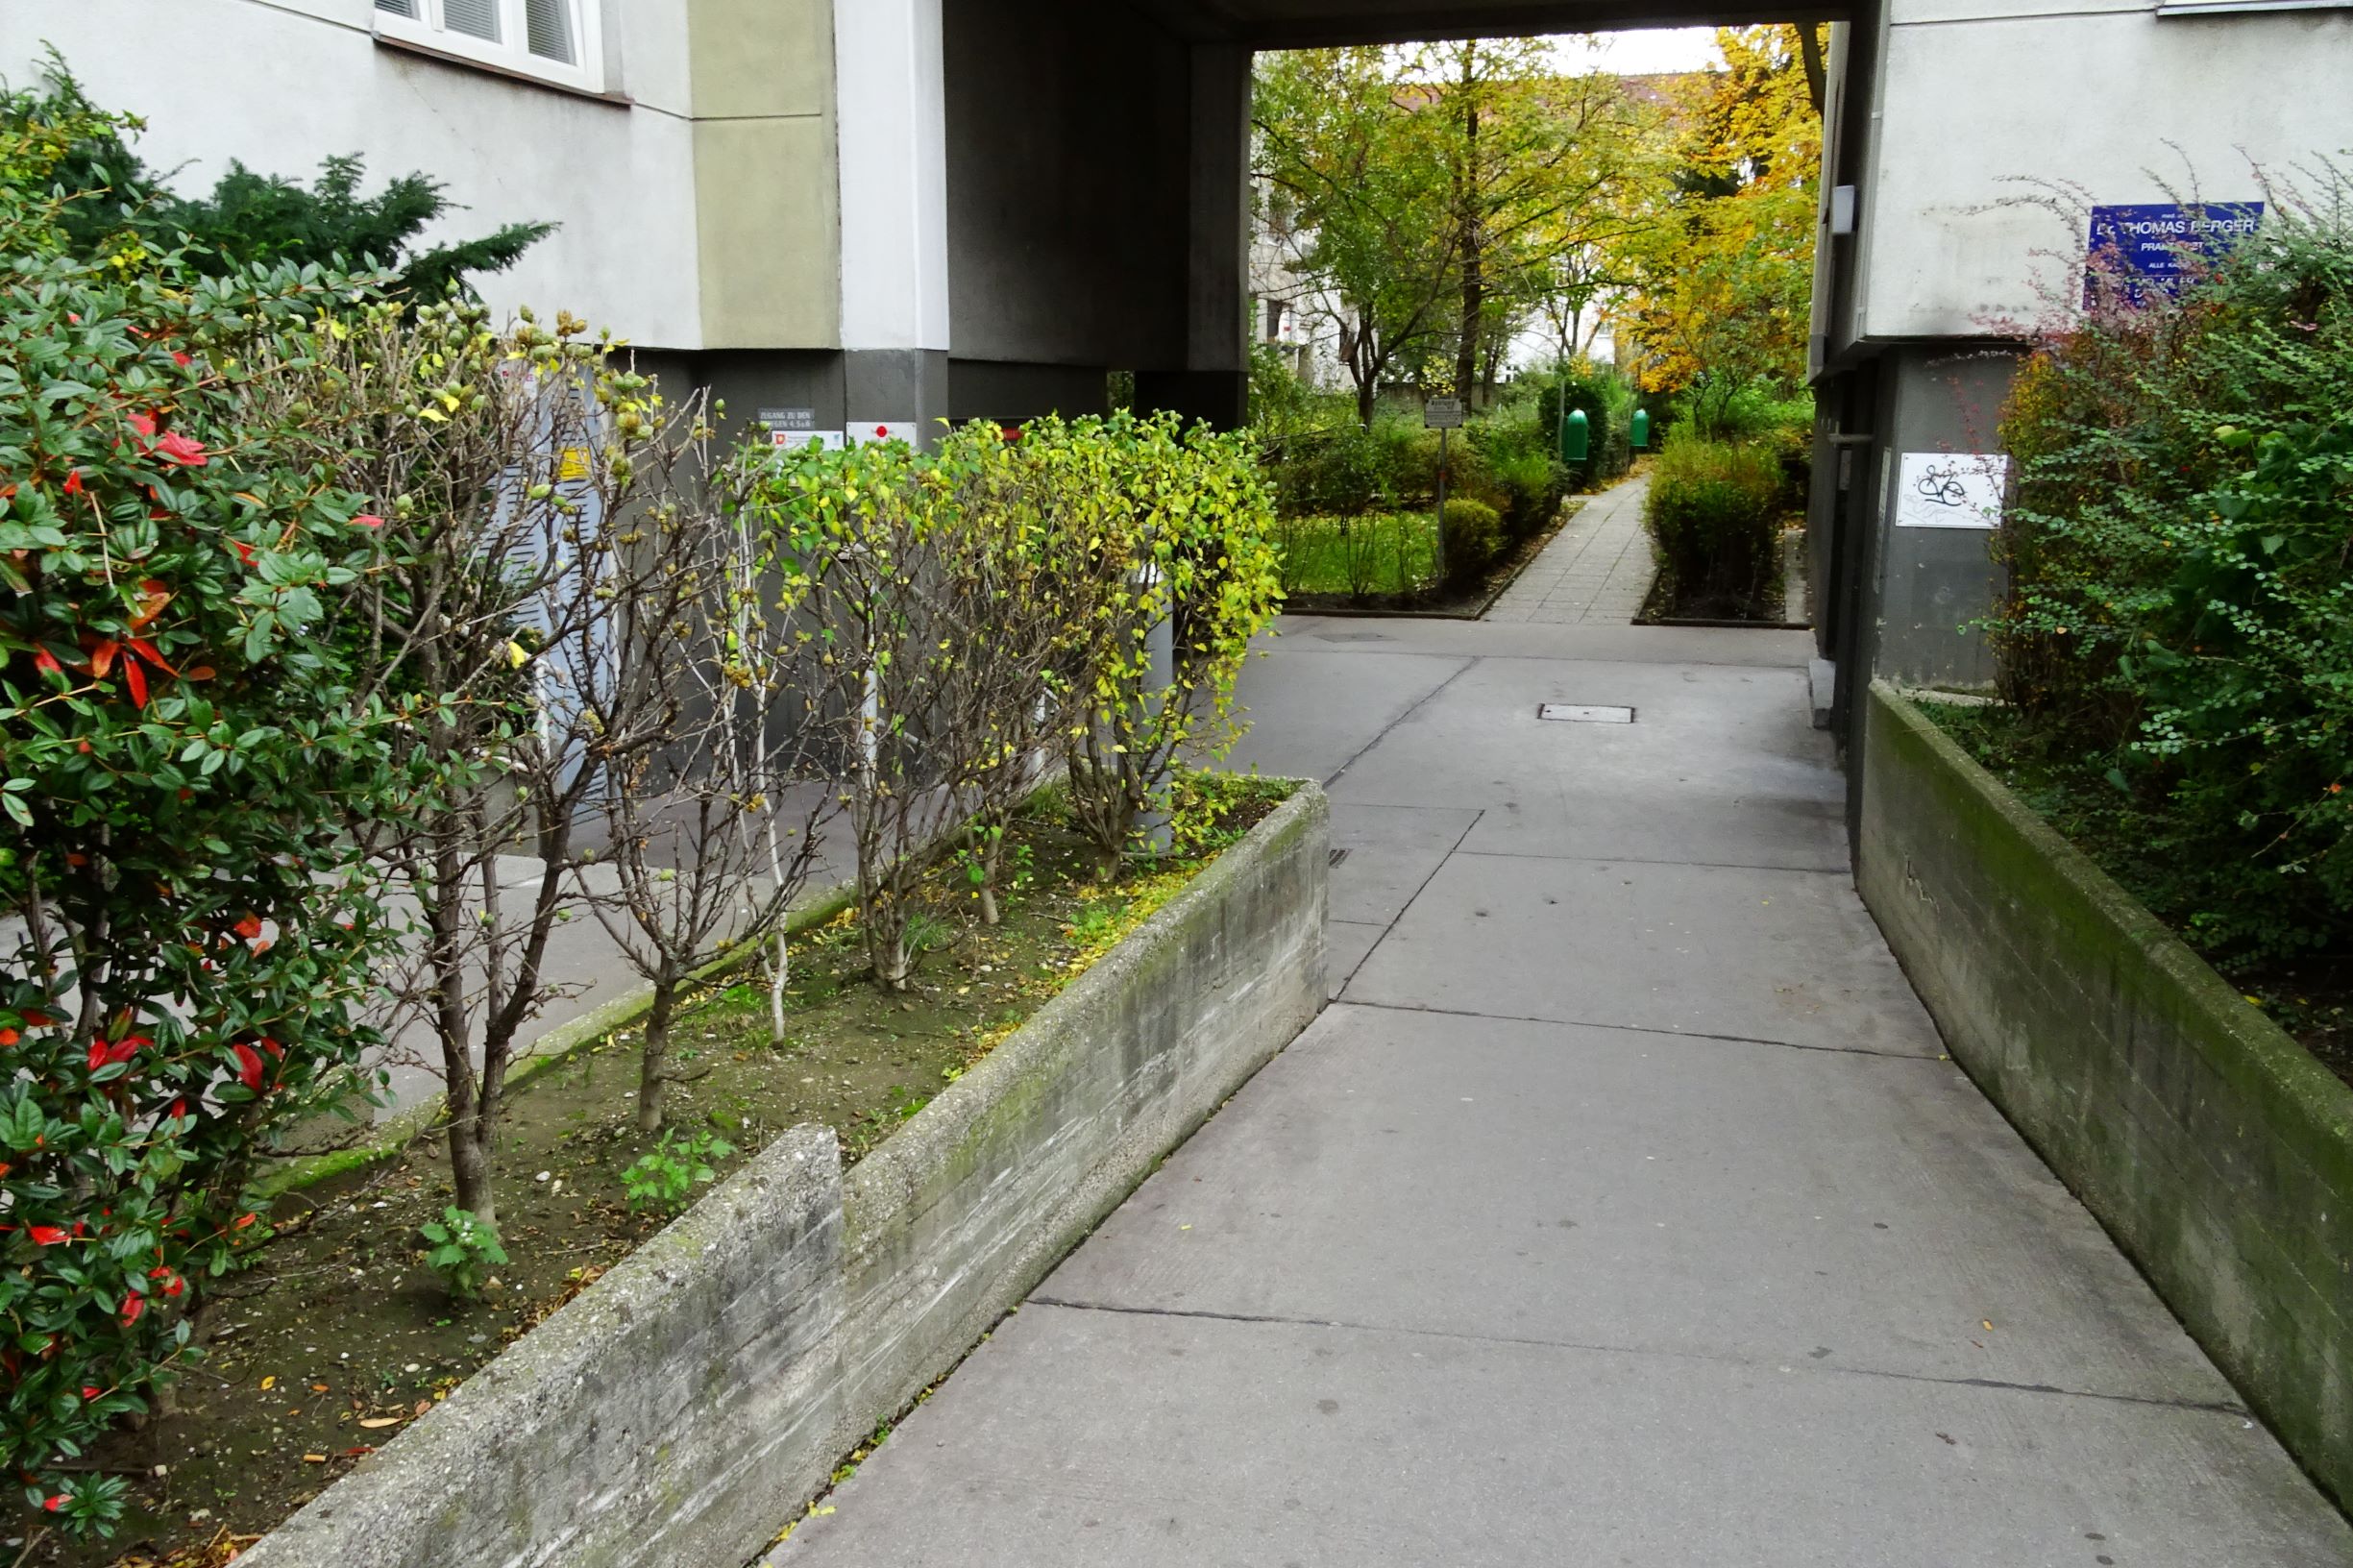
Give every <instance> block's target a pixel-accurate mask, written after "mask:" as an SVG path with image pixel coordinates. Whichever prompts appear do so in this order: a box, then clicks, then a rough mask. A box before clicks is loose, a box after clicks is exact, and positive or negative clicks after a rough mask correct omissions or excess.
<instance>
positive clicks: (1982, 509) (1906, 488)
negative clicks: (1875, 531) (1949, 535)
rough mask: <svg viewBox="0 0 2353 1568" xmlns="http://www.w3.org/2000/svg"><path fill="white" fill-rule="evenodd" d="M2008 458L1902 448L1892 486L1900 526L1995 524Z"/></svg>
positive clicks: (2006, 484) (2007, 474) (1998, 520)
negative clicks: (1900, 465)
mask: <svg viewBox="0 0 2353 1568" xmlns="http://www.w3.org/2000/svg"><path fill="white" fill-rule="evenodd" d="M2009 483H2010V459H2009V458H2007V457H2005V456H2003V455H2002V454H2001V453H1994V452H1971V453H1954V452H1907V453H1904V454H1903V473H1902V478H1900V479H1899V480H1898V481H1897V484H1896V527H1900V528H1993V527H1999V526H2000V524H2001V502H2002V495H2003V492H2004V491H2006V490H2007V489H2008V488H2009Z"/></svg>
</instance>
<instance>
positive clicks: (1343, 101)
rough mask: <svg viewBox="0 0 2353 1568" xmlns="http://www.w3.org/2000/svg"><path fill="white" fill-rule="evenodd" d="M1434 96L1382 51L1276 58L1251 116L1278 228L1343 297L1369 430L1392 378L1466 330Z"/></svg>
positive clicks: (1305, 265)
mask: <svg viewBox="0 0 2353 1568" xmlns="http://www.w3.org/2000/svg"><path fill="white" fill-rule="evenodd" d="M1424 101H1426V93H1424V92H1423V91H1422V89H1419V88H1417V87H1416V86H1414V85H1413V84H1411V83H1409V82H1408V81H1407V80H1406V79H1405V75H1404V71H1403V68H1402V61H1401V60H1400V58H1399V57H1397V56H1396V55H1394V54H1393V52H1391V51H1388V50H1385V49H1379V48H1361V49H1314V50H1303V51H1299V52H1297V53H1292V54H1280V55H1273V56H1269V57H1267V59H1266V60H1265V61H1263V62H1262V65H1261V66H1260V69H1259V73H1258V83H1257V91H1256V98H1255V101H1254V107H1253V111H1252V112H1253V122H1254V124H1255V126H1256V128H1257V159H1258V164H1259V173H1260V176H1261V178H1262V180H1263V181H1264V182H1265V184H1266V186H1267V188H1268V190H1269V192H1270V194H1269V197H1268V200H1269V201H1270V202H1271V203H1272V204H1273V208H1274V210H1273V212H1272V214H1271V218H1272V227H1273V228H1274V229H1275V231H1276V232H1277V233H1278V234H1279V235H1281V236H1282V238H1283V240H1284V243H1285V246H1286V248H1287V252H1288V254H1289V256H1290V258H1291V262H1292V265H1293V266H1294V268H1295V269H1296V270H1297V271H1298V272H1299V273H1300V274H1301V275H1303V276H1305V277H1307V278H1310V279H1312V280H1314V281H1315V282H1316V283H1317V284H1318V285H1320V287H1321V288H1322V289H1324V290H1328V291H1329V292H1330V293H1331V294H1332V295H1333V296H1334V297H1335V298H1336V300H1337V301H1338V310H1339V320H1338V321H1337V322H1336V326H1337V328H1338V331H1339V346H1340V360H1341V363H1342V364H1344V365H1345V366H1346V367H1347V370H1348V376H1349V380H1351V381H1352V382H1353V383H1354V384H1355V387H1356V393H1357V417H1358V420H1359V422H1360V423H1361V424H1364V425H1370V424H1371V423H1372V420H1373V409H1374V404H1375V402H1376V401H1377V400H1378V398H1379V397H1380V392H1381V385H1382V382H1383V381H1384V380H1386V379H1388V377H1389V376H1390V374H1391V373H1392V372H1393V371H1394V370H1396V369H1398V368H1400V367H1402V366H1405V365H1409V364H1410V363H1412V362H1413V360H1414V358H1415V356H1416V355H1424V354H1428V353H1433V352H1436V351H1438V350H1440V349H1441V348H1442V346H1443V345H1444V344H1445V342H1446V339H1447V333H1448V331H1449V330H1450V328H1451V327H1452V326H1453V325H1454V322H1453V318H1452V316H1451V314H1450V312H1449V310H1448V308H1447V302H1448V296H1449V295H1450V293H1452V292H1454V290H1455V287H1456V284H1455V260H1456V246H1455V238H1456V236H1455V233H1454V231H1453V225H1452V223H1451V221H1450V214H1449V210H1448V198H1449V191H1448V187H1447V167H1446V160H1445V157H1444V148H1443V145H1442V141H1441V139H1440V138H1439V137H1438V136H1436V135H1434V132H1435V129H1436V128H1435V125H1434V121H1433V120H1431V119H1430V118H1427V117H1425V116H1422V115H1419V114H1417V113H1416V112H1414V110H1415V109H1416V108H1417V107H1418V105H1419V104H1420V103H1421V102H1424Z"/></svg>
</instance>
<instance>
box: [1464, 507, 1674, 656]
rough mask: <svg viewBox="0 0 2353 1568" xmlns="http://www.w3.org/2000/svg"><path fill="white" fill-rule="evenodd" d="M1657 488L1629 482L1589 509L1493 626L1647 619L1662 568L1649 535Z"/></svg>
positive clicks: (1495, 611)
mask: <svg viewBox="0 0 2353 1568" xmlns="http://www.w3.org/2000/svg"><path fill="white" fill-rule="evenodd" d="M1650 488H1651V481H1650V480H1649V479H1648V478H1638V479H1629V480H1627V481H1626V482H1624V483H1622V484H1620V485H1619V486H1617V488H1615V489H1613V490H1605V491H1603V492H1602V493H1601V494H1600V495H1598V496H1594V497H1592V498H1590V499H1589V500H1587V501H1586V502H1585V504H1584V506H1583V508H1582V509H1581V510H1580V511H1579V512H1578V514H1577V515H1576V516H1575V517H1573V518H1571V519H1569V524H1568V527H1564V528H1562V529H1561V530H1560V531H1559V532H1558V533H1556V534H1555V535H1554V536H1553V542H1552V543H1551V544H1549V545H1546V546H1545V547H1544V551H1543V553H1541V554H1539V555H1538V556H1537V557H1536V558H1535V559H1534V560H1533V561H1531V562H1530V563H1529V564H1528V570H1527V571H1525V572H1522V573H1521V574H1520V575H1519V576H1518V578H1517V579H1516V580H1514V581H1513V582H1512V584H1511V586H1510V587H1508V588H1507V589H1505V590H1504V595H1503V597H1502V598H1501V599H1499V600H1496V601H1495V604H1494V606H1493V607H1492V608H1491V609H1489V610H1488V611H1487V614H1486V619H1487V620H1489V621H1500V622H1532V623H1534V624H1535V625H1546V626H1559V625H1583V624H1586V623H1591V624H1594V625H1621V626H1622V625H1626V624H1627V623H1628V622H1630V621H1631V620H1633V618H1634V617H1635V616H1637V615H1639V614H1640V613H1642V601H1643V600H1645V599H1647V598H1649V597H1650V593H1651V579H1652V578H1653V577H1654V576H1656V575H1657V567H1656V565H1655V563H1654V561H1653V560H1652V557H1651V536H1650V535H1649V534H1648V533H1646V532H1645V531H1644V530H1643V527H1642V498H1643V497H1644V496H1645V495H1646V494H1648V493H1649V491H1650Z"/></svg>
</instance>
